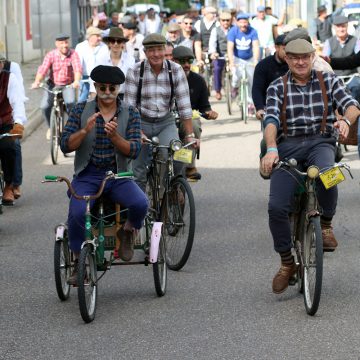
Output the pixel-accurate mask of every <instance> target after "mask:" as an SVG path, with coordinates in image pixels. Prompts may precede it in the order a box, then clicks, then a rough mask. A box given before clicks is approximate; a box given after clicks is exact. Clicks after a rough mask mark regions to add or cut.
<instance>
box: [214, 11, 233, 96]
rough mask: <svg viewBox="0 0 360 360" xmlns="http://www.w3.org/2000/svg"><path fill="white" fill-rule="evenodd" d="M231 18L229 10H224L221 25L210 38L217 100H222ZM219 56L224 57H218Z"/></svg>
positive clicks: (221, 15)
mask: <svg viewBox="0 0 360 360" xmlns="http://www.w3.org/2000/svg"><path fill="white" fill-rule="evenodd" d="M231 19H232V16H231V14H230V13H229V12H222V13H221V14H220V26H218V27H215V28H214V29H212V31H211V34H210V39H209V54H210V58H211V59H213V60H214V61H213V66H214V88H215V97H216V99H217V100H221V82H222V72H223V70H224V66H225V59H224V56H225V55H226V52H227V34H228V32H229V29H230V28H231V26H232V25H231ZM219 57H220V58H222V59H218V58H219Z"/></svg>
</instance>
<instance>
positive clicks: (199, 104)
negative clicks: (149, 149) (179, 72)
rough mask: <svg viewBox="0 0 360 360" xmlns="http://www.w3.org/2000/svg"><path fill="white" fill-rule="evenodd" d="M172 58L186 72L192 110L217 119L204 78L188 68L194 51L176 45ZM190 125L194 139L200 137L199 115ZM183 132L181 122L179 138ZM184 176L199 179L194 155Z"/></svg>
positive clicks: (181, 137)
mask: <svg viewBox="0 0 360 360" xmlns="http://www.w3.org/2000/svg"><path fill="white" fill-rule="evenodd" d="M173 58H174V61H175V62H176V63H178V64H180V65H181V66H182V68H183V70H184V72H185V74H186V77H187V81H188V84H189V90H190V102H191V108H192V110H198V111H199V112H200V113H202V114H203V116H205V117H206V118H207V119H209V120H215V119H217V117H218V113H217V112H216V111H213V110H212V109H211V105H210V103H209V96H208V90H207V86H206V83H205V80H204V78H203V77H202V76H201V75H199V74H196V73H195V72H193V71H191V70H190V69H191V64H192V63H193V61H194V53H193V52H192V51H191V50H190V49H189V48H187V47H185V46H178V47H177V48H175V49H174V50H173ZM192 125H193V130H194V134H195V137H196V139H200V137H201V132H202V129H201V121H200V117H197V116H196V117H193V119H192ZM185 134H186V132H185V129H184V126H183V124H182V123H181V124H180V128H179V135H180V139H181V140H184V138H185ZM186 177H187V178H189V179H193V180H200V179H201V174H200V173H199V172H198V170H197V168H196V166H195V156H194V157H193V161H192V163H191V164H189V165H188V166H187V167H186Z"/></svg>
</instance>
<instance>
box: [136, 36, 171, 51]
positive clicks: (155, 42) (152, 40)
mask: <svg viewBox="0 0 360 360" xmlns="http://www.w3.org/2000/svg"><path fill="white" fill-rule="evenodd" d="M142 44H143V45H144V47H145V48H148V47H153V46H161V45H165V44H166V39H165V37H164V36H162V35H160V34H150V35H148V36H147V37H146V38H145V39H144V40H143V42H142Z"/></svg>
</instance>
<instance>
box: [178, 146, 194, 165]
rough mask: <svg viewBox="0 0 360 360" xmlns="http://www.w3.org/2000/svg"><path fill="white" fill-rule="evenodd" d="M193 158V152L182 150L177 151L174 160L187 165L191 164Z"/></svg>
mask: <svg viewBox="0 0 360 360" xmlns="http://www.w3.org/2000/svg"><path fill="white" fill-rule="evenodd" d="M192 157H193V153H192V150H189V149H180V150H178V151H175V153H174V160H176V161H181V162H183V163H185V164H191V162H192Z"/></svg>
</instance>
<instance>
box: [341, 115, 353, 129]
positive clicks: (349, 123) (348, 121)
mask: <svg viewBox="0 0 360 360" xmlns="http://www.w3.org/2000/svg"><path fill="white" fill-rule="evenodd" d="M341 120H343V121H345V122H346V123H347V124H348V126H349V127H350V125H351V122H350V120H349V119H347V118H346V117H343V118H342V119H341Z"/></svg>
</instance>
